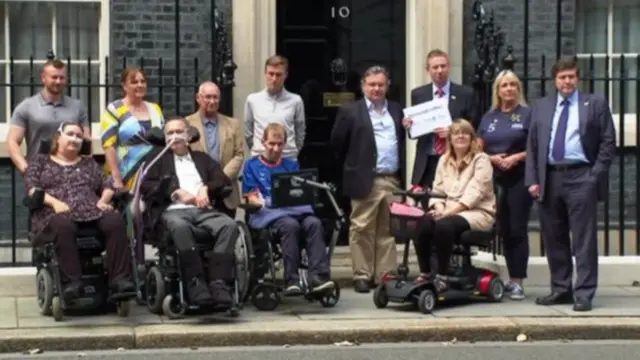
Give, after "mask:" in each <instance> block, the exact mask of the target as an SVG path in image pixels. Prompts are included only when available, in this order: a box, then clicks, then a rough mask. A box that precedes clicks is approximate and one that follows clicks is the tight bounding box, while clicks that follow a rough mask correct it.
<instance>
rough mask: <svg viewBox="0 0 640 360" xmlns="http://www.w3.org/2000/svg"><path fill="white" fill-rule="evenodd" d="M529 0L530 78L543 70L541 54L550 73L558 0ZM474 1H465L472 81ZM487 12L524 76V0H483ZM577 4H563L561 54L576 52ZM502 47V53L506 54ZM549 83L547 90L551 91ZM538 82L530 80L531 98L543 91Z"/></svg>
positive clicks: (466, 67)
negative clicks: (503, 35)
mask: <svg viewBox="0 0 640 360" xmlns="http://www.w3.org/2000/svg"><path fill="white" fill-rule="evenodd" d="M526 1H528V2H529V24H528V28H529V36H528V40H529V46H528V47H529V49H528V50H529V56H528V66H527V67H528V70H529V74H528V75H529V78H539V77H540V76H541V75H542V74H543V73H542V72H541V60H540V58H541V55H542V54H545V56H546V57H547V67H546V69H547V70H546V74H545V75H546V76H549V73H550V67H551V65H552V64H553V61H554V60H555V57H556V38H557V35H558V34H557V26H556V15H557V12H556V0H535V1H532V0H526ZM473 3H474V1H472V0H469V1H465V2H464V6H465V12H464V27H465V28H464V32H465V46H464V49H465V54H464V58H465V61H464V75H463V76H464V79H465V80H466V81H467V82H468V83H471V80H472V78H473V69H474V64H475V63H476V62H477V60H478V56H477V54H476V52H475V49H474V46H473V45H474V44H473V40H474V36H475V26H476V23H475V22H474V21H473V14H472V6H473ZM482 3H483V4H484V8H485V11H486V12H487V15H488V14H489V13H490V12H491V11H493V13H494V16H495V24H496V25H497V26H499V27H500V28H502V29H503V31H504V33H505V40H506V44H507V45H511V46H513V49H514V55H515V57H516V59H517V62H516V72H517V73H518V74H519V75H521V76H522V74H523V70H524V64H525V61H524V33H525V22H524V1H522V0H484V1H482ZM574 16H575V3H574V1H571V0H564V2H563V7H562V22H561V24H562V28H561V32H560V34H559V35H560V37H561V40H562V53H563V54H573V53H574V51H575V34H574V28H575V19H574ZM505 50H506V46H505V48H503V53H502V54H501V58H502V56H504V55H505ZM551 86H552V85H551V84H548V86H547V91H549V90H551V88H552V87H551ZM539 87H540V84H539V82H533V81H531V82H529V99H530V100H533V99H535V98H537V97H538V96H539V94H540V88H539Z"/></svg>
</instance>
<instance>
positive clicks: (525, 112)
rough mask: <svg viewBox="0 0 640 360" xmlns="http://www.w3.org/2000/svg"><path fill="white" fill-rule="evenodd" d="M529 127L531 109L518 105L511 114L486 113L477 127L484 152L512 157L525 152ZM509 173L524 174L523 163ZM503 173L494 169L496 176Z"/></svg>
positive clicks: (495, 111) (496, 111) (500, 112)
mask: <svg viewBox="0 0 640 360" xmlns="http://www.w3.org/2000/svg"><path fill="white" fill-rule="evenodd" d="M530 125H531V108H530V107H528V106H521V105H518V106H517V107H516V108H515V109H514V110H513V111H512V112H509V113H505V112H502V111H500V110H492V111H489V112H488V113H486V114H485V115H484V116H483V117H482V120H481V121H480V125H479V126H478V136H479V137H480V138H482V140H483V141H484V151H485V152H486V153H487V154H489V155H495V154H507V155H513V154H517V153H521V152H523V151H526V150H527V135H528V134H529V127H530ZM508 172H509V173H520V172H522V173H524V162H522V163H520V164H518V165H517V166H515V167H514V168H513V169H511V170H509V171H508ZM503 173H504V172H503V171H501V170H499V169H494V174H495V175H496V176H500V175H502V174H503Z"/></svg>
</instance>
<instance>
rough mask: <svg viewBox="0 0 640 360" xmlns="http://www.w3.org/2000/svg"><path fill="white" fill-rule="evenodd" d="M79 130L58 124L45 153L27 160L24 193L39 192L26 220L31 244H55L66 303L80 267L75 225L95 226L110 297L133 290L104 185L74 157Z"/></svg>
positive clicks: (91, 164)
mask: <svg viewBox="0 0 640 360" xmlns="http://www.w3.org/2000/svg"><path fill="white" fill-rule="evenodd" d="M82 139H83V135H82V128H81V127H80V126H79V125H76V124H71V123H66V124H65V123H62V124H61V125H60V128H59V129H58V132H57V133H56V135H55V136H54V137H53V140H52V141H51V151H50V154H37V155H36V156H34V158H33V159H32V160H30V161H29V167H28V168H27V172H26V174H25V183H26V189H27V191H28V192H29V194H32V193H33V192H34V191H35V190H36V189H38V190H42V191H44V193H45V196H44V205H45V206H44V207H43V208H41V209H39V210H36V211H34V212H33V214H32V216H31V239H33V240H32V241H33V244H34V245H35V246H41V245H43V244H45V243H47V242H53V243H55V249H56V254H57V256H58V262H59V266H60V275H61V278H62V279H61V280H62V284H63V285H62V296H63V297H64V299H65V301H67V302H72V301H73V300H75V299H77V298H78V296H80V291H81V289H82V287H83V284H82V280H81V277H82V267H81V264H80V259H79V258H78V249H77V245H76V232H77V224H78V223H79V222H95V225H96V227H97V228H98V229H99V230H100V232H101V233H102V235H103V236H104V239H105V247H106V250H107V264H106V265H107V272H108V278H109V286H110V288H111V290H112V291H113V293H114V294H116V295H117V294H119V293H127V292H131V291H135V286H134V285H133V283H132V282H131V256H130V254H129V240H128V238H127V231H126V225H125V222H124V219H123V218H122V216H121V215H119V214H118V213H117V212H115V211H114V210H113V208H112V207H111V205H110V202H111V199H112V197H113V194H114V190H113V186H112V184H111V182H110V181H106V180H105V176H104V174H103V172H102V169H100V166H99V165H98V163H96V162H95V160H93V158H92V157H90V156H82V155H80V149H81V147H82V141H83V140H82Z"/></svg>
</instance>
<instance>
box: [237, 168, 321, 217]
mask: <svg viewBox="0 0 640 360" xmlns="http://www.w3.org/2000/svg"><path fill="white" fill-rule="evenodd" d="M299 169H300V167H299V166H298V163H297V162H296V161H294V160H291V159H288V158H283V159H281V160H280V161H279V162H278V163H276V164H270V163H267V162H266V161H264V160H263V159H262V158H261V157H260V156H254V157H252V158H251V159H249V160H247V162H246V163H245V164H244V169H243V170H242V193H243V194H245V195H248V194H251V193H259V194H260V195H261V196H262V198H263V199H264V200H265V208H263V209H262V210H260V211H258V212H256V213H255V214H252V215H251V216H250V217H249V225H251V227H253V228H256V229H261V228H264V227H267V226H269V224H271V223H272V222H274V221H276V220H278V219H280V218H283V217H286V216H300V215H307V214H310V215H311V214H313V208H312V207H311V205H305V206H292V207H281V208H277V209H270V208H269V207H270V206H271V175H272V174H277V173H285V172H293V171H298V170H299Z"/></svg>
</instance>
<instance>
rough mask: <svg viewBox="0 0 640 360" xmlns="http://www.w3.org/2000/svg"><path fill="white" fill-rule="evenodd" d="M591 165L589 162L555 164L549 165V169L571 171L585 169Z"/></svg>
mask: <svg viewBox="0 0 640 360" xmlns="http://www.w3.org/2000/svg"><path fill="white" fill-rule="evenodd" d="M590 166H591V165H589V164H587V163H573V164H554V165H551V164H549V165H547V170H548V171H569V170H577V169H584V168H586V167H590Z"/></svg>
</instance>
